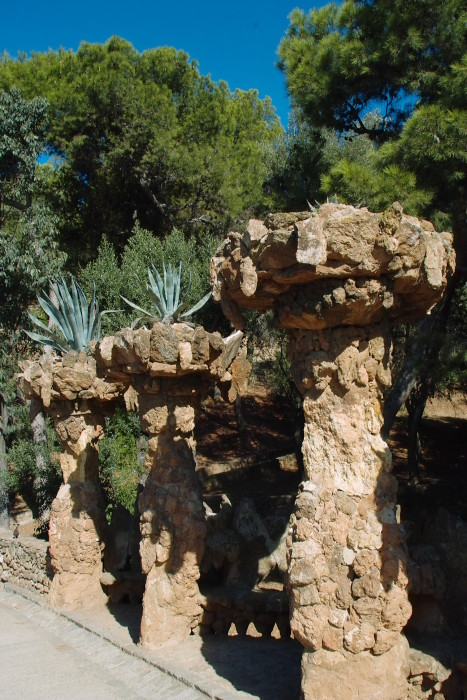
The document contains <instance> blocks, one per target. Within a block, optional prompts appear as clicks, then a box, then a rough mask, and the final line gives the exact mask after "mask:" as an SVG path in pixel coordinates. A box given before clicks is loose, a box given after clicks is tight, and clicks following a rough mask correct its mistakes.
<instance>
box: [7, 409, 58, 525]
mask: <svg viewBox="0 0 467 700" xmlns="http://www.w3.org/2000/svg"><path fill="white" fill-rule="evenodd" d="M26 413H28V412H27V410H26V407H24V414H25V415H24V421H23V426H24V429H23V431H22V432H21V433H20V434H19V436H18V437H16V439H15V440H14V441H13V442H12V444H11V446H10V447H9V449H8V451H7V459H8V465H9V472H8V486H9V490H10V493H11V494H15V493H17V494H20V495H21V496H22V497H23V498H24V500H25V501H26V503H27V504H28V506H29V507H30V508H31V510H32V512H33V515H34V517H36V518H37V517H39V516H41V515H42V514H43V513H44V512H45V511H47V510H48V508H49V507H50V505H51V503H52V501H53V499H54V498H55V496H56V495H57V491H58V489H59V487H60V484H61V482H62V472H61V469H60V462H59V460H58V453H59V451H60V446H59V442H58V438H57V436H56V433H55V430H54V428H53V425H52V423H51V421H50V419H46V442H44V443H43V444H42V445H39V446H35V445H34V443H33V438H32V432H31V429H30V423H29V422H28V417H26ZM38 452H40V456H41V458H42V459H41V460H40V463H41V465H42V468H41V470H40V471H39V469H38V466H37V465H38V460H37V455H38Z"/></svg>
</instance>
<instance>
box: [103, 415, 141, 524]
mask: <svg viewBox="0 0 467 700" xmlns="http://www.w3.org/2000/svg"><path fill="white" fill-rule="evenodd" d="M143 447H145V438H144V437H143V435H142V433H141V425H140V421H139V417H138V415H137V414H136V413H129V412H126V411H125V408H124V407H118V408H117V410H116V411H115V414H114V415H113V416H112V417H110V418H107V419H106V424H105V435H104V437H103V439H102V440H101V441H100V443H99V462H100V476H101V484H102V486H103V489H104V492H105V494H106V496H107V499H108V506H107V517H108V519H109V521H110V517H111V514H112V510H113V508H114V507H116V506H117V505H120V506H123V508H126V510H128V511H129V512H130V513H131V514H132V515H133V514H134V512H135V505H136V495H137V491H138V484H139V482H140V479H141V476H142V475H143V474H144V473H145V468H144V454H143V453H144V451H145V450H143Z"/></svg>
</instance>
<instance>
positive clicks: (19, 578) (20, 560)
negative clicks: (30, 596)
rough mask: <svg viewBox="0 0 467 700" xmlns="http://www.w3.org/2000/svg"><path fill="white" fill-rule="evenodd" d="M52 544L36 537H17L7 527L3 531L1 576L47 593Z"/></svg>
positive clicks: (0, 534) (0, 543)
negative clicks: (50, 546)
mask: <svg viewBox="0 0 467 700" xmlns="http://www.w3.org/2000/svg"><path fill="white" fill-rule="evenodd" d="M52 576H53V572H52V568H51V566H50V557H49V545H48V543H47V542H45V541H44V540H38V539H35V538H34V537H20V538H14V537H13V534H12V533H11V532H9V531H8V530H3V531H1V532H0V580H1V581H2V582H3V583H13V584H15V585H16V586H21V588H26V589H27V590H28V591H32V592H33V593H40V594H43V595H48V593H49V591H50V585H51V582H52Z"/></svg>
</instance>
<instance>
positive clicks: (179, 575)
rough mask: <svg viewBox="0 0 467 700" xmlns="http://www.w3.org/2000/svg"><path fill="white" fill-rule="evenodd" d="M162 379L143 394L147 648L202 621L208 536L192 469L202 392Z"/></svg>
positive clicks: (142, 510)
mask: <svg viewBox="0 0 467 700" xmlns="http://www.w3.org/2000/svg"><path fill="white" fill-rule="evenodd" d="M161 383H162V384H164V388H163V391H162V393H161V394H158V395H143V396H140V397H139V409H140V415H141V419H142V425H143V429H144V430H146V431H147V432H148V434H149V446H148V453H147V457H146V467H147V470H148V472H149V474H148V477H147V480H146V484H145V487H144V491H143V493H142V494H141V496H140V500H139V509H140V513H141V538H142V539H141V544H140V552H141V564H142V568H143V571H144V572H145V573H146V574H147V579H146V588H145V593H144V599H143V617H142V622H141V643H142V645H143V646H144V647H145V648H148V649H151V648H155V647H157V646H159V645H161V644H165V643H167V642H175V641H178V640H181V639H184V638H185V637H186V636H187V635H189V634H190V632H191V630H192V629H193V628H195V627H196V626H197V624H198V621H199V618H200V616H201V613H202V608H201V607H200V602H199V589H198V584H197V581H198V578H199V575H200V572H199V566H200V562H201V559H202V557H203V554H204V548H205V538H206V524H205V514H204V509H203V502H202V497H201V491H200V487H199V484H198V480H197V477H196V474H195V466H196V459H195V441H194V437H193V429H194V421H195V406H194V405H193V404H195V403H196V399H197V397H196V395H195V394H192V395H189V396H186V395H180V394H179V395H178V396H174V394H176V393H177V391H176V389H175V384H176V382H174V383H173V386H174V388H173V389H172V388H171V384H172V382H171V381H170V380H161ZM190 383H191V382H190V379H189V378H188V384H190ZM178 385H179V387H180V386H183V380H182V382H178Z"/></svg>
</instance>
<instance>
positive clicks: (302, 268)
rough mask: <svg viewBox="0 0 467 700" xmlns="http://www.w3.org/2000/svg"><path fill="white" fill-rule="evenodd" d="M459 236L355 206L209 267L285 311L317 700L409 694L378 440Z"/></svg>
mask: <svg viewBox="0 0 467 700" xmlns="http://www.w3.org/2000/svg"><path fill="white" fill-rule="evenodd" d="M453 267H454V254H453V250H452V240H451V236H450V234H446V233H441V234H439V233H436V232H435V231H434V229H433V226H432V225H431V224H429V223H428V222H420V221H418V220H417V219H415V218H414V217H410V216H406V215H404V213H403V211H402V207H401V206H400V205H399V204H398V203H395V204H394V205H393V206H392V207H390V208H389V209H388V210H387V211H386V212H384V213H382V214H373V213H370V212H368V211H367V210H366V209H355V208H354V207H350V206H345V205H332V204H330V205H323V206H322V207H321V208H320V210H319V211H318V212H315V213H310V212H303V213H290V214H272V215H270V216H269V217H268V218H267V219H266V220H265V221H264V222H260V221H250V222H249V224H248V226H247V230H246V232H245V233H244V234H243V235H242V234H240V233H236V232H233V233H231V234H230V235H229V236H228V238H227V239H226V240H225V241H224V243H223V244H222V246H221V247H220V248H219V250H218V252H217V253H216V256H215V257H214V258H213V260H212V263H211V274H212V283H213V293H214V298H215V299H216V300H217V301H219V302H220V303H221V306H222V308H223V310H224V313H225V314H226V315H227V317H228V318H229V319H230V320H231V322H232V323H233V325H234V327H236V328H242V327H243V319H242V315H241V311H240V307H242V306H243V307H246V308H250V309H256V310H259V311H261V312H264V311H266V310H267V309H275V311H276V315H277V319H278V322H279V324H280V325H281V326H282V327H284V328H287V329H288V330H289V334H290V357H291V360H292V374H293V378H294V381H295V383H296V385H297V387H298V389H299V390H300V392H301V394H302V397H303V404H304V414H305V434H304V442H303V448H302V452H303V458H304V466H305V479H304V481H303V482H302V484H301V488H300V491H299V494H298V496H297V500H296V505H295V512H294V515H293V520H292V527H291V531H290V535H289V540H288V556H289V568H288V588H289V595H290V606H291V627H292V631H293V633H294V636H295V637H296V638H297V639H299V641H300V642H301V643H302V645H303V647H304V654H303V660H302V692H303V697H304V698H307V699H312V698H315V699H316V700H323V699H324V698H326V697H333V699H334V700H351V699H352V698H358V697H371V698H381V700H397V699H398V698H400V697H404V693H405V682H406V675H405V671H404V665H405V662H406V652H407V642H406V640H405V638H404V637H403V636H402V635H401V631H402V629H403V627H404V625H405V624H406V622H407V620H408V618H409V616H410V612H411V608H410V604H409V602H408V597H407V583H408V579H407V575H406V569H407V559H408V557H407V550H406V546H405V539H404V532H403V529H402V528H401V527H400V523H399V522H398V510H397V507H396V491H397V483H396V480H395V479H394V477H393V476H392V475H391V473H390V471H391V454H390V451H389V449H388V447H387V445H386V443H385V442H384V441H383V440H382V438H381V436H380V429H381V425H382V413H381V408H382V400H383V390H384V388H385V387H387V386H389V384H390V381H391V378H390V370H389V358H390V351H391V341H390V328H391V324H393V323H394V322H396V321H399V322H400V321H409V320H413V319H416V318H418V317H420V316H422V315H423V314H425V313H426V312H427V311H429V309H430V308H431V307H432V306H433V305H434V304H435V303H436V302H437V301H438V300H439V299H440V297H441V295H442V293H443V290H444V288H445V285H446V278H447V276H448V275H449V274H451V273H452V272H453Z"/></svg>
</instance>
